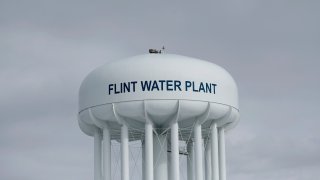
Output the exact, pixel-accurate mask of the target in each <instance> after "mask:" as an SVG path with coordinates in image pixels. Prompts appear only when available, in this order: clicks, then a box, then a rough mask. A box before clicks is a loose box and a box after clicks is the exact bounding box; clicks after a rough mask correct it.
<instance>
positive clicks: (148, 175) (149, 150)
mask: <svg viewBox="0 0 320 180" xmlns="http://www.w3.org/2000/svg"><path fill="white" fill-rule="evenodd" d="M144 146H145V159H144V160H145V167H144V169H145V170H144V171H145V180H153V130H152V124H151V123H148V122H147V123H146V124H145V144H144Z"/></svg>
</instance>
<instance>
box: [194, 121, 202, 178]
mask: <svg viewBox="0 0 320 180" xmlns="http://www.w3.org/2000/svg"><path fill="white" fill-rule="evenodd" d="M194 143H195V144H194V145H195V147H194V151H195V152H194V153H195V180H203V159H202V158H203V157H202V154H203V150H202V134H201V125H200V124H198V123H196V124H195V126H194Z"/></svg>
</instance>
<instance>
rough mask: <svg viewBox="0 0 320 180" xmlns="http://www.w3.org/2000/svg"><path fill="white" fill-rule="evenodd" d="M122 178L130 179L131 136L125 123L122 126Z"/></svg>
mask: <svg viewBox="0 0 320 180" xmlns="http://www.w3.org/2000/svg"><path fill="white" fill-rule="evenodd" d="M121 180H129V136H128V127H127V125H125V124H123V125H122V126H121Z"/></svg>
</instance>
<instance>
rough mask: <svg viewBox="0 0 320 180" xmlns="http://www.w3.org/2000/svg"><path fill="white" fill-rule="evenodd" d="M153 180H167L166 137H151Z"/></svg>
mask: <svg viewBox="0 0 320 180" xmlns="http://www.w3.org/2000/svg"><path fill="white" fill-rule="evenodd" d="M153 155H154V157H153V160H154V162H153V166H154V180H168V168H167V164H168V163H167V138H166V135H156V136H153Z"/></svg>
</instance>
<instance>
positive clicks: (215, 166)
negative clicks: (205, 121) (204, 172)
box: [210, 123, 219, 180]
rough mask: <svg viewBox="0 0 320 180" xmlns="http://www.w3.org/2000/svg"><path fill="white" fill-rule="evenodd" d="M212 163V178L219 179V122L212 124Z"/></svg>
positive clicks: (213, 179)
mask: <svg viewBox="0 0 320 180" xmlns="http://www.w3.org/2000/svg"><path fill="white" fill-rule="evenodd" d="M210 140H211V164H212V180H219V153H218V129H217V124H216V123H213V124H212V125H211V139H210Z"/></svg>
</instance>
